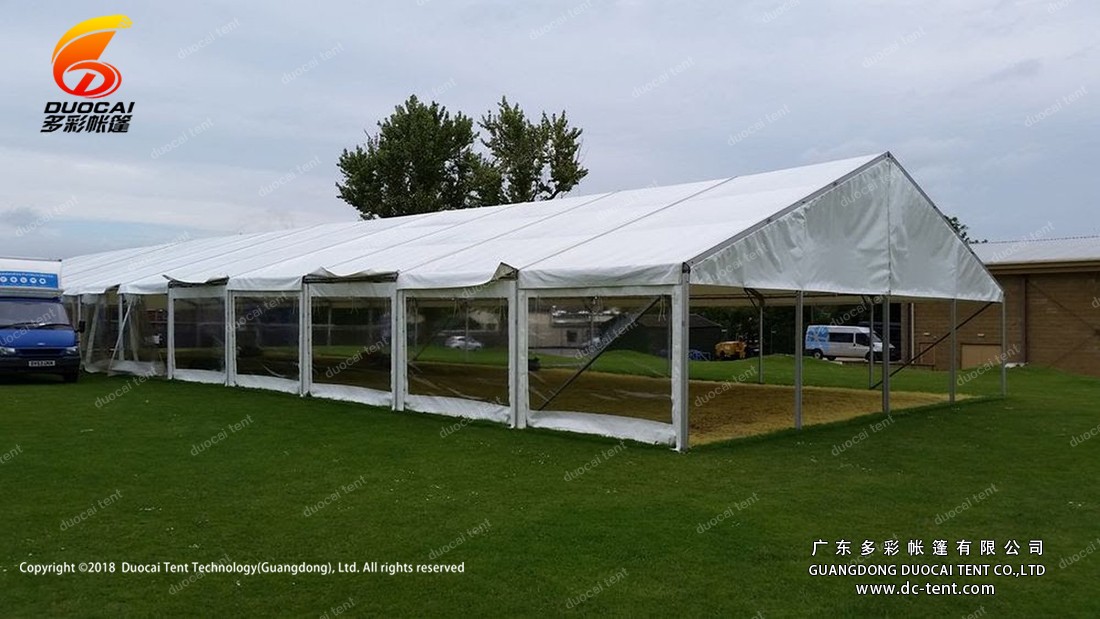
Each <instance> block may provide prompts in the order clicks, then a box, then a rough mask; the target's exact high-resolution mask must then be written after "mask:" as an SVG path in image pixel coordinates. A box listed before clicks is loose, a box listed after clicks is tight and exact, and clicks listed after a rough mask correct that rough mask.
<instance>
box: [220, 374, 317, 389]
mask: <svg viewBox="0 0 1100 619" xmlns="http://www.w3.org/2000/svg"><path fill="white" fill-rule="evenodd" d="M235 386H237V387H248V388H251V389H268V390H270V391H282V392H284V393H298V391H299V390H300V389H301V383H299V382H298V381H296V380H290V379H287V378H278V377H275V376H256V375H254V374H238V375H237V376H236V384H235Z"/></svg>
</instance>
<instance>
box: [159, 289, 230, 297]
mask: <svg viewBox="0 0 1100 619" xmlns="http://www.w3.org/2000/svg"><path fill="white" fill-rule="evenodd" d="M169 296H170V297H171V298H173V299H224V298H225V286H185V287H180V286H173V287H171V288H169Z"/></svg>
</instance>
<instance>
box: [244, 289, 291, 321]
mask: <svg viewBox="0 0 1100 619" xmlns="http://www.w3.org/2000/svg"><path fill="white" fill-rule="evenodd" d="M289 298H290V295H287V294H280V295H277V296H274V297H267V298H265V299H264V301H263V303H260V304H258V305H256V306H255V307H253V308H251V309H249V310H248V311H247V312H245V313H244V314H242V315H241V316H240V317H239V318H237V328H238V329H240V328H241V327H244V326H245V325H247V324H248V323H250V322H252V321H253V320H256V319H258V318H259V317H261V316H263V315H264V313H265V312H267V311H268V310H270V309H273V308H276V307H278V306H279V305H280V304H282V303H283V302H285V301H286V300H287V299H289ZM238 303H239V301H238Z"/></svg>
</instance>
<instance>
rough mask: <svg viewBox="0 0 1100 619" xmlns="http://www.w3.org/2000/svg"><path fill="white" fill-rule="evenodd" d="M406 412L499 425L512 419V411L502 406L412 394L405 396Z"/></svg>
mask: <svg viewBox="0 0 1100 619" xmlns="http://www.w3.org/2000/svg"><path fill="white" fill-rule="evenodd" d="M405 410H411V411H416V412H418V413H435V414H437V415H447V416H450V417H465V418H467V419H488V420H489V421H496V422H498V423H508V422H509V420H510V419H511V417H512V409H511V408H510V407H508V406H501V405H500V404H493V403H491V402H478V401H477V400H466V399H463V398H448V397H444V396H434V395H413V394H411V393H410V394H409V395H406V396H405Z"/></svg>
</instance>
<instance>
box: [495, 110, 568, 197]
mask: <svg viewBox="0 0 1100 619" xmlns="http://www.w3.org/2000/svg"><path fill="white" fill-rule="evenodd" d="M480 124H481V128H482V129H483V130H484V131H485V133H486V134H487V136H488V137H487V138H485V139H482V141H481V143H482V144H483V145H484V146H485V148H487V149H488V150H489V156H490V161H491V164H492V166H493V168H494V169H495V170H496V172H497V174H498V176H499V179H500V185H499V193H500V196H501V197H502V198H503V201H504V202H508V203H512V202H533V201H536V200H552V199H554V198H556V197H557V196H559V195H561V194H563V193H566V192H568V191H569V190H570V189H572V188H573V187H575V186H576V185H577V183H579V182H580V181H581V180H582V179H584V177H585V176H587V175H588V170H587V169H585V168H584V167H582V166H581V165H580V157H579V155H580V152H579V151H580V145H581V141H580V138H581V133H582V130H581V129H579V128H576V127H571V126H569V120H568V119H567V118H566V115H565V112H564V111H562V113H561V114H560V115H558V114H553V115H550V116H548V115H547V114H546V112H543V113H542V118H541V119H540V120H539V122H537V123H535V122H532V121H531V120H529V119H528V118H527V115H526V114H525V113H524V111H523V109H521V108H520V107H519V105H518V104H510V103H508V98H507V97H502V98H501V100H500V103H499V104H498V107H497V112H496V114H493V113H492V112H490V113H489V114H486V115H485V116H483V117H482V118H481V123H480Z"/></svg>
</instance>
